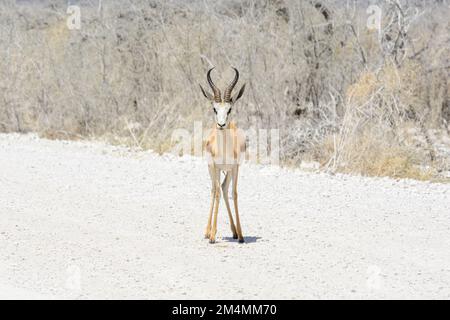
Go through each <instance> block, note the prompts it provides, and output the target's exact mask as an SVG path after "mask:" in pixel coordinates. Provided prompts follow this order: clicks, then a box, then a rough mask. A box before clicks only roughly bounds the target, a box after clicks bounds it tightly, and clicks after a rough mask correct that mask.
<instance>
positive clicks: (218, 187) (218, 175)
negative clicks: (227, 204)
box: [209, 171, 220, 243]
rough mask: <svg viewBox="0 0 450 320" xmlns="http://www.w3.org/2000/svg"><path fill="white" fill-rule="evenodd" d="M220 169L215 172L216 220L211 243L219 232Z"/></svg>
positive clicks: (210, 237)
mask: <svg viewBox="0 0 450 320" xmlns="http://www.w3.org/2000/svg"><path fill="white" fill-rule="evenodd" d="M219 183H220V171H216V172H215V191H214V202H215V206H214V222H213V226H212V229H211V234H210V236H209V243H214V242H216V233H217V214H218V213H219V202H220V185H219Z"/></svg>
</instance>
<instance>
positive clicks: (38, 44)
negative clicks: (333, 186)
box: [0, 0, 450, 177]
mask: <svg viewBox="0 0 450 320" xmlns="http://www.w3.org/2000/svg"><path fill="white" fill-rule="evenodd" d="M77 3H78V4H79V5H80V7H81V9H82V27H81V29H80V30H69V29H68V28H67V26H66V19H67V14H66V9H67V7H66V6H65V5H63V4H62V3H61V1H41V2H39V3H37V4H36V3H35V4H34V5H33V4H30V3H28V2H27V1H24V0H22V1H21V2H16V1H12V0H10V1H5V2H2V4H0V7H1V10H0V28H1V29H0V41H1V42H0V53H1V56H2V57H3V59H1V61H0V77H1V80H0V92H1V95H0V98H1V100H0V101H1V104H0V111H1V112H0V131H3V132H10V131H19V132H28V131H35V132H39V133H41V134H42V135H43V136H46V137H54V138H90V137H95V138H105V139H108V140H109V141H111V142H113V143H128V144H132V145H135V146H139V147H143V148H153V149H155V150H159V151H165V150H167V149H168V148H169V147H170V136H171V133H172V131H173V129H175V128H180V127H185V128H188V129H191V128H192V123H193V121H195V120H204V121H205V123H207V122H208V121H209V120H210V118H211V110H209V109H208V108H207V103H206V101H204V99H203V98H202V96H201V94H200V92H199V89H198V83H202V82H203V81H204V77H205V71H206V70H207V69H208V68H209V67H210V65H215V66H216V67H217V69H218V70H219V71H220V72H218V73H217V75H218V74H223V78H222V79H217V82H219V83H222V84H223V83H225V82H226V81H227V80H229V77H231V76H232V73H231V70H230V68H229V66H236V67H238V68H239V69H240V70H241V73H242V77H243V79H242V80H243V81H245V82H247V83H248V86H247V91H246V94H245V96H244V98H243V100H242V102H240V104H239V105H238V106H237V108H236V109H237V110H236V118H237V119H238V121H239V124H240V126H241V127H244V128H246V127H262V128H279V129H280V133H281V147H282V153H281V154H282V160H283V163H286V164H294V165H295V164H298V163H299V162H300V161H302V160H315V161H319V162H320V163H321V164H322V166H323V167H324V168H327V169H328V170H333V171H349V172H361V173H367V174H374V175H390V176H400V177H402V176H408V177H414V176H416V177H423V176H424V175H423V171H420V169H418V168H421V167H426V168H433V170H432V171H433V175H434V174H435V173H436V172H437V171H442V170H448V169H449V164H448V162H446V161H445V156H446V155H445V154H444V155H442V154H440V153H439V152H437V151H436V150H435V149H436V148H435V141H433V137H434V136H436V135H434V136H433V137H432V136H430V134H429V131H430V129H433V130H438V131H439V132H445V130H448V125H449V123H450V106H449V96H448V93H449V83H448V78H449V77H448V72H449V68H450V61H449V58H448V57H450V52H449V51H450V48H449V47H450V45H449V43H450V35H449V34H450V33H449V28H450V26H449V24H448V16H449V13H450V10H449V6H448V4H447V3H446V2H445V1H427V3H426V4H425V2H423V1H422V2H419V3H418V4H413V3H412V2H411V1H400V0H383V1H381V0H380V1H378V2H377V3H376V4H377V5H378V6H379V7H380V9H381V12H382V16H381V17H382V20H381V24H380V26H381V28H380V30H371V29H370V28H368V27H367V18H368V13H367V12H366V9H367V7H368V5H369V2H367V3H366V2H365V1H361V2H359V4H357V2H353V1H338V0H334V1H333V0H328V1H325V0H324V1H313V0H311V1H294V0H285V1H283V0H263V1H252V0H245V1H209V0H202V1H200V0H190V1H181V0H166V1H163V0H151V1H144V0H126V1H101V2H99V1H98V0H91V1H79V2H77ZM413 129H414V130H413ZM412 132H413V133H412ZM408 134H409V135H410V136H411V135H414V137H412V138H411V137H409V136H408ZM440 135H442V134H440ZM415 138H417V139H419V140H420V139H421V138H423V139H422V140H423V141H422V142H421V143H417V141H416V140H417V139H416V140H414V139H415ZM411 141H412V142H411ZM383 150H384V152H382V151H383ZM447 156H448V154H447ZM377 157H378V158H377ZM374 158H376V159H374ZM399 159H400V160H399ZM372 160H373V161H372ZM377 161H378V162H377ZM374 163H378V165H375V164H374ZM396 166H397V167H399V166H400V167H401V168H403V169H401V170H397V169H396V168H397V167H396ZM405 166H406V167H405ZM380 167H384V169H380ZM377 168H378V169H377ZM392 168H394V169H393V170H391V169H392ZM405 168H406V169H405ZM417 170H419V171H417ZM430 170H431V169H430ZM430 170H429V169H427V170H426V174H425V175H427V176H428V173H429V172H431V171H430ZM416 171H417V172H418V173H417V174H416V173H415V172H416Z"/></svg>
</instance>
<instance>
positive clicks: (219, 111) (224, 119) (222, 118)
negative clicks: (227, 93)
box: [213, 102, 231, 129]
mask: <svg viewBox="0 0 450 320" xmlns="http://www.w3.org/2000/svg"><path fill="white" fill-rule="evenodd" d="M213 109H214V114H215V118H216V125H217V128H219V129H221V128H225V127H226V126H227V124H228V115H229V114H230V112H231V104H230V103H228V102H223V103H217V102H214V103H213Z"/></svg>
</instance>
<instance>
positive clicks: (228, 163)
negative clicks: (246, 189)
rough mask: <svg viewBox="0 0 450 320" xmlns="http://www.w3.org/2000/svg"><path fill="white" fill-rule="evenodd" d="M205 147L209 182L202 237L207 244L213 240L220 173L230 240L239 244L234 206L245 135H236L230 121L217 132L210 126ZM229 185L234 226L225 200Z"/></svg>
mask: <svg viewBox="0 0 450 320" xmlns="http://www.w3.org/2000/svg"><path fill="white" fill-rule="evenodd" d="M205 147H206V151H207V153H208V154H209V156H210V163H209V165H208V169H209V174H210V176H211V183H212V185H211V206H210V210H209V217H208V224H207V226H206V232H205V237H206V238H209V240H210V242H211V243H214V242H215V240H216V232H217V214H218V210H219V202H220V174H221V172H224V173H225V178H224V181H223V183H222V193H223V197H224V201H225V205H226V208H227V212H228V216H229V219H230V226H231V231H232V233H233V238H235V239H239V242H244V237H243V235H242V229H241V224H240V219H239V210H238V204H237V178H238V172H239V160H240V157H241V156H243V155H245V136H244V135H243V134H242V133H241V132H240V130H239V129H238V128H237V126H236V124H235V123H234V122H230V124H229V125H228V126H227V128H225V129H224V130H219V129H217V128H216V127H214V128H213V129H212V130H211V133H210V135H209V137H208V139H207V141H206V145H205ZM230 182H232V188H233V202H234V210H235V214H236V226H235V225H234V221H233V216H232V213H231V208H230V204H229V200H228V187H229V184H230ZM213 218H214V219H213Z"/></svg>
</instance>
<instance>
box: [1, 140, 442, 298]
mask: <svg viewBox="0 0 450 320" xmlns="http://www.w3.org/2000/svg"><path fill="white" fill-rule="evenodd" d="M239 183H240V184H239V197H240V198H239V200H240V212H241V223H242V228H243V232H244V236H245V240H246V243H245V244H239V243H237V242H236V241H235V240H233V239H232V238H230V237H231V232H230V228H229V224H228V217H227V214H226V210H225V206H224V204H223V201H221V207H220V211H219V223H218V235H217V242H216V244H213V245H211V244H209V243H208V241H207V240H205V239H203V233H204V228H205V226H206V222H207V213H208V209H209V201H210V190H209V188H210V182H209V176H208V172H207V167H206V164H205V163H203V162H202V161H201V160H199V159H192V158H189V157H183V158H175V157H173V156H170V155H165V156H158V155H156V154H154V153H152V152H137V151H130V150H127V149H126V148H122V147H113V146H108V145H106V144H102V143H99V142H74V141H70V142H67V141H49V140H43V139H38V138H37V137H35V136H33V135H17V134H2V135H0V298H9V297H14V298H42V297H46V298H79V299H86V298H139V299H156V298H160V299H197V298H198V299H309V298H320V299H326V298H332V299H334V298H345V299H347V298H356V299H361V298H444V299H449V298H450V249H449V248H450V185H448V184H447V185H445V184H433V183H425V182H416V181H410V180H401V181H396V180H391V179H381V178H364V177H354V176H346V175H335V176H332V175H328V174H321V173H308V172H302V171H298V170H286V169H279V168H275V167H263V166H256V165H244V166H243V167H242V169H241V175H240V181H239Z"/></svg>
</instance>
